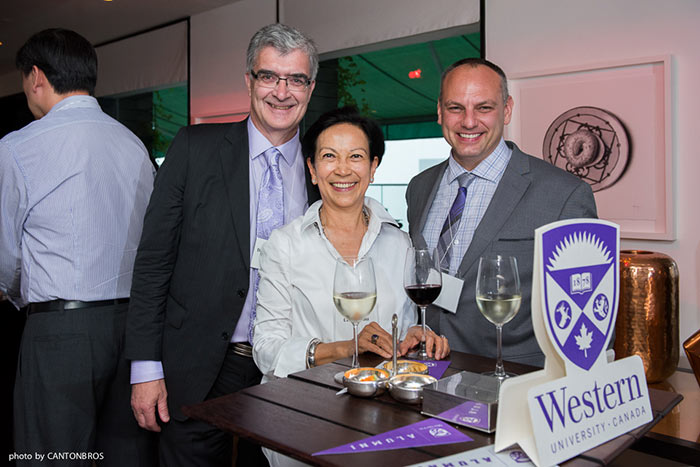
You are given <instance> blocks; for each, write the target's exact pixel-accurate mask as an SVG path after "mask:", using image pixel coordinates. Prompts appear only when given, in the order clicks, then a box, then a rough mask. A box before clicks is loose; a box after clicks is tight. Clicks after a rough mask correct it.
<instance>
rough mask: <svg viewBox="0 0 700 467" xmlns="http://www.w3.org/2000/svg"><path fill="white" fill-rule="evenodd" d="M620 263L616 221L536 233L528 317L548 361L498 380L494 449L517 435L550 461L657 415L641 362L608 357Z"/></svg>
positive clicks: (565, 224) (541, 460)
mask: <svg viewBox="0 0 700 467" xmlns="http://www.w3.org/2000/svg"><path fill="white" fill-rule="evenodd" d="M618 262H619V228H618V226H616V225H615V224H612V223H610V222H606V221H600V220H582V219H577V220H568V221H560V222H556V223H553V224H549V225H547V226H544V227H541V228H540V229H538V230H537V231H536V232H535V259H534V270H533V289H532V320H533V327H534V329H535V335H536V337H537V341H538V343H539V344H540V347H541V348H542V351H543V352H544V354H545V358H546V360H545V368H544V370H541V371H538V372H535V373H530V374H528V375H524V376H520V377H517V378H513V379H512V380H507V381H505V382H504V384H503V386H502V387H501V393H500V401H499V413H498V420H499V421H502V420H503V421H504V423H499V425H498V426H497V429H496V450H501V449H504V448H506V447H509V446H511V445H513V444H514V443H516V442H517V443H519V444H520V446H521V448H522V449H523V450H524V451H525V453H526V454H527V455H528V456H529V457H530V459H531V460H532V461H533V462H534V463H535V464H537V465H552V464H556V463H559V462H562V461H565V460H567V459H569V458H571V457H574V456H576V455H577V454H580V453H581V452H584V451H586V450H588V449H591V448H593V447H595V446H598V445H600V444H602V443H604V442H606V441H608V440H610V439H613V438H615V437H617V436H619V435H621V434H624V433H626V432H628V431H630V430H633V429H634V428H637V427H638V426H640V425H643V424H645V423H648V422H650V421H651V420H652V418H653V414H652V412H651V406H650V403H649V393H648V389H647V384H646V379H645V377H644V367H643V364H642V361H641V359H640V358H639V357H636V356H635V357H629V358H625V359H622V360H618V361H615V362H611V363H608V358H607V352H606V349H607V348H608V344H609V343H610V340H611V338H612V335H613V330H614V328H615V318H616V317H617V303H618V290H619V266H618ZM524 394H527V397H526V398H524V397H523V395H524ZM505 420H509V421H510V420H524V421H529V423H527V422H523V423H518V424H516V423H506V422H505Z"/></svg>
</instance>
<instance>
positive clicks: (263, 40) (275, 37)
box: [246, 23, 318, 80]
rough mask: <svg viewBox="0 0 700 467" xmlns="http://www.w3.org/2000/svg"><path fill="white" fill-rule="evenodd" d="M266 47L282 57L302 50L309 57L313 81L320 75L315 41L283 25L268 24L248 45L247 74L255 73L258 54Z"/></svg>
mask: <svg viewBox="0 0 700 467" xmlns="http://www.w3.org/2000/svg"><path fill="white" fill-rule="evenodd" d="M265 47H274V48H275V50H277V51H278V52H279V53H280V54H281V55H287V54H288V53H291V52H293V51H294V50H301V51H302V52H304V53H305V54H306V55H308V57H309V66H310V69H311V76H310V78H311V79H312V80H314V79H316V73H318V50H317V49H316V44H315V43H314V41H313V40H312V39H311V38H309V37H307V36H305V35H304V34H303V33H302V32H301V31H299V30H298V29H295V28H293V27H291V26H287V25H286V24H282V23H274V24H268V25H267V26H265V27H263V28H262V29H260V30H259V31H258V32H256V33H255V35H254V36H253V38H252V39H251V40H250V44H248V52H247V53H246V72H248V73H250V72H251V71H253V66H254V65H255V61H256V60H257V58H258V54H260V51H261V50H262V49H264V48H265Z"/></svg>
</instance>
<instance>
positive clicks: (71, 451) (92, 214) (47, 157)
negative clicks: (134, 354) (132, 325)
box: [0, 29, 154, 466]
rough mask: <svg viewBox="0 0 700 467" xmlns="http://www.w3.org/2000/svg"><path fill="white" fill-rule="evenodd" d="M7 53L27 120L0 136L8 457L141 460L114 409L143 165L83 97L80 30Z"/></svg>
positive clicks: (122, 390) (125, 419)
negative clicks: (13, 327) (23, 312)
mask: <svg viewBox="0 0 700 467" xmlns="http://www.w3.org/2000/svg"><path fill="white" fill-rule="evenodd" d="M16 64H17V68H18V69H19V70H20V71H21V74H22V86H23V89H24V93H25V95H26V97H27V104H28V105H29V109H30V110H31V111H32V113H33V114H34V116H35V117H36V118H37V120H36V121H34V122H32V123H30V124H29V125H27V126H26V127H24V128H22V129H21V130H19V131H16V132H13V133H10V134H8V135H7V136H5V137H4V138H3V139H2V140H0V212H2V220H1V221H0V291H1V292H2V293H4V294H6V295H7V297H8V298H9V300H10V301H11V302H12V303H13V304H14V305H15V306H16V307H17V308H20V307H24V306H27V321H26V326H25V330H24V334H23V336H22V344H21V349H20V358H19V364H18V367H17V379H16V384H15V391H14V404H15V405H14V414H15V415H14V418H15V425H14V427H15V431H14V437H15V453H16V454H17V455H18V456H22V455H25V458H31V460H28V461H27V462H26V464H25V463H24V462H23V461H21V462H19V464H20V465H29V464H36V465H47V464H49V465H50V464H52V463H53V462H56V461H55V460H54V459H58V463H59V464H60V465H93V462H96V463H97V464H98V465H115V466H121V465H144V466H146V465H151V464H152V463H153V462H154V458H152V457H150V454H151V451H150V449H149V447H150V443H149V441H150V440H149V438H150V434H149V433H147V432H146V431H145V430H142V429H141V428H139V427H138V425H137V424H136V423H135V422H134V420H133V419H132V418H131V417H129V416H125V410H128V407H129V363H128V361H127V360H126V359H125V358H124V355H123V353H122V348H123V345H124V330H125V325H126V314H127V309H128V301H129V290H130V288H131V273H132V267H133V264H134V258H135V256H136V247H137V245H138V241H139V238H140V236H141V227H142V221H143V216H144V213H145V210H146V205H147V203H148V198H149V196H150V194H151V190H152V187H153V176H154V167H153V165H152V163H151V162H150V160H149V157H148V153H147V151H146V149H145V147H144V146H143V144H142V143H141V141H139V139H138V138H137V137H136V136H135V135H134V134H133V133H131V132H130V131H129V130H128V129H126V128H125V127H124V126H123V125H121V124H120V123H119V122H117V121H116V120H114V119H112V118H111V117H109V116H107V115H106V114H104V113H103V112H102V110H101V109H100V106H99V105H98V103H97V100H95V98H94V97H92V94H93V92H94V89H95V83H96V81H97V55H96V53H95V50H94V48H93V47H92V46H91V45H90V43H89V42H88V41H87V40H86V39H85V38H83V37H82V36H80V35H79V34H77V33H75V32H73V31H69V30H66V29H47V30H44V31H41V32H39V33H37V34H35V35H33V36H32V37H31V38H30V39H29V40H28V41H27V42H26V43H25V44H24V45H23V46H22V47H21V48H20V50H19V51H18V52H17V58H16ZM127 415H128V413H127Z"/></svg>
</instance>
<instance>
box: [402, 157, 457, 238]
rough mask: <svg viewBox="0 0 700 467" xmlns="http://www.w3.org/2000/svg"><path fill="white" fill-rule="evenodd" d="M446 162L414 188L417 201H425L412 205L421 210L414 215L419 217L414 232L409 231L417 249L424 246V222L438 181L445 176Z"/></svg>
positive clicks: (436, 189)
mask: <svg viewBox="0 0 700 467" xmlns="http://www.w3.org/2000/svg"><path fill="white" fill-rule="evenodd" d="M448 161H449V159H445V161H444V162H442V163H440V164H439V165H438V167H437V170H434V171H431V172H429V173H428V174H426V177H425V180H423V181H422V183H421V184H420V185H418V186H416V190H417V191H416V193H415V196H416V197H417V198H418V199H422V200H425V201H424V202H420V203H414V205H416V206H422V208H423V209H422V211H420V212H419V213H416V214H418V216H419V217H418V224H417V227H416V228H415V230H414V229H411V230H413V235H412V237H413V241H414V243H415V244H416V246H418V247H424V246H426V242H425V239H424V238H423V228H424V227H425V222H426V221H427V220H428V213H429V212H430V207H431V206H432V205H433V201H434V200H435V196H436V195H437V192H438V188H439V187H440V181H441V180H442V177H443V176H444V174H445V170H447V164H448ZM409 227H410V226H409ZM419 243H420V244H419Z"/></svg>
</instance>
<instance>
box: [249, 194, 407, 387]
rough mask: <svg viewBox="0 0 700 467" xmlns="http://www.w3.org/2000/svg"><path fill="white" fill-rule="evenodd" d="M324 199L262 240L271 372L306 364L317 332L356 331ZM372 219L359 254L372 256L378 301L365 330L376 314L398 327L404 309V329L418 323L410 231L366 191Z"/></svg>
mask: <svg viewBox="0 0 700 467" xmlns="http://www.w3.org/2000/svg"><path fill="white" fill-rule="evenodd" d="M322 204H323V202H322V201H317V202H316V203H314V204H313V205H312V206H310V207H309V209H308V211H307V212H306V214H304V215H303V216H300V217H298V218H296V219H295V220H293V221H292V222H290V223H289V224H288V225H286V226H284V227H282V228H280V229H278V230H275V231H274V232H272V235H271V236H270V239H269V240H268V241H267V243H265V245H264V246H263V247H262V251H261V256H260V270H259V273H260V285H259V287H258V295H257V297H258V304H257V310H256V313H257V316H256V319H255V333H254V338H253V359H254V360H255V363H256V364H257V366H258V368H260V371H261V372H262V373H263V382H265V381H268V380H270V379H271V378H272V376H273V375H274V376H276V377H286V376H287V375H288V374H289V373H294V372H296V371H301V370H303V369H305V368H306V349H307V346H308V345H309V343H310V342H311V340H312V339H314V338H319V339H321V341H322V342H327V343H328V342H336V341H341V340H348V339H352V324H351V323H350V322H348V321H345V320H344V318H343V317H342V316H341V315H340V313H339V312H338V311H337V309H336V308H335V305H334V304H333V276H334V273H335V262H336V259H337V258H339V257H340V255H339V254H338V252H337V251H336V249H335V248H334V247H333V245H332V244H331V243H330V241H328V239H327V238H326V236H325V235H324V233H323V229H322V227H321V221H320V218H319V209H320V208H321V205H322ZM365 206H366V207H367V209H368V210H369V212H370V219H369V226H368V228H367V232H366V233H365V235H364V237H363V239H362V244H361V245H360V251H359V254H358V257H359V258H364V257H370V258H372V262H373V263H374V272H375V276H376V281H377V303H376V305H375V307H374V309H373V310H372V313H371V314H370V315H369V320H367V321H363V322H361V323H360V326H359V329H358V332H359V331H360V330H361V329H362V328H364V326H366V325H367V324H368V323H369V322H371V321H376V322H377V323H378V324H379V325H380V326H381V327H382V328H384V329H385V330H386V331H387V332H388V333H391V318H392V316H393V314H394V313H397V314H398V316H399V337H400V338H401V337H403V336H405V334H406V332H407V331H408V328H409V327H411V326H412V325H414V324H416V317H417V314H416V310H415V307H414V306H413V304H412V302H411V301H410V300H409V299H408V297H407V295H406V293H405V292H404V288H403V269H404V262H405V257H406V250H407V249H408V248H409V247H410V246H411V241H410V239H409V237H408V234H406V233H405V232H403V231H402V230H400V229H399V226H398V225H397V223H396V221H395V220H394V219H393V218H392V217H391V216H390V215H389V213H388V212H387V211H386V209H385V208H384V206H382V205H381V204H380V203H379V202H378V201H376V200H374V199H372V198H369V197H365Z"/></svg>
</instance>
